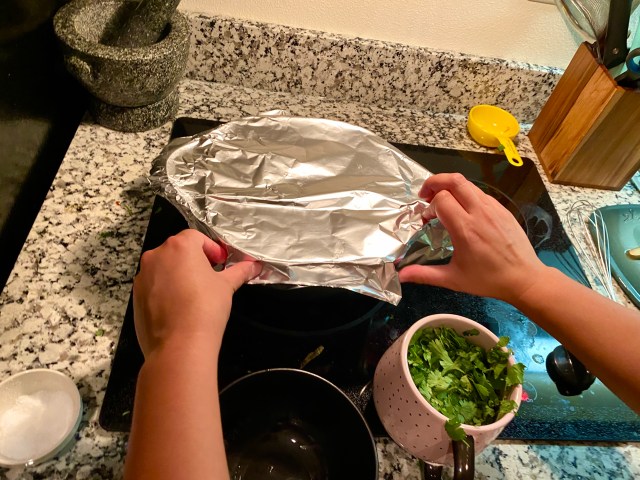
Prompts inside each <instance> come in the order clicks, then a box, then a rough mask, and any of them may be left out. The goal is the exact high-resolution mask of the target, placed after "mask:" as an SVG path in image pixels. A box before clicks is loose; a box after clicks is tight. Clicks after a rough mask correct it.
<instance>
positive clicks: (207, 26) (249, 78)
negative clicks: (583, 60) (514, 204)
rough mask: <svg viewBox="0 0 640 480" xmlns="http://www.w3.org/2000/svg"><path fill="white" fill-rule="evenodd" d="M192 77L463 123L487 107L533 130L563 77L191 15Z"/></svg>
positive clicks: (540, 69)
mask: <svg viewBox="0 0 640 480" xmlns="http://www.w3.org/2000/svg"><path fill="white" fill-rule="evenodd" d="M189 19H190V21H191V24H192V32H193V35H192V38H191V54H190V59H189V64H188V67H187V77H188V78H190V79H193V80H205V81H211V82H220V83H226V84H228V85H235V86H239V87H249V88H257V89H261V90H271V91H275V92H288V93H294V94H302V95H313V96H322V97H328V98H332V99H339V100H341V101H355V102H363V103H367V104H375V105H377V106H380V107H394V106H409V107H411V108H412V109H417V110H421V111H425V112H430V113H445V114H455V115H465V116H466V114H467V112H468V111H469V109H470V108H471V107H473V106H474V105H477V104H479V103H488V104H493V105H497V106H499V107H502V108H505V109H507V110H509V111H510V112H511V113H513V115H515V117H516V118H517V119H518V120H519V121H520V123H523V124H529V123H533V121H534V120H535V118H536V117H537V115H538V113H539V112H540V110H541V109H542V107H543V106H544V104H545V102H546V100H547V98H548V97H549V95H550V94H551V91H552V90H553V88H554V87H555V85H556V83H557V81H558V79H559V78H560V76H561V75H562V70H560V69H557V68H553V67H544V66H539V65H532V64H528V63H519V62H511V61H506V60H500V59H493V58H484V57H475V56H471V55H466V54H462V53H455V52H445V51H437V50H432V49H429V48H423V47H414V46H409V45H403V44H398V43H392V42H384V41H378V40H368V39H364V38H354V37H347V36H343V35H338V34H332V33H325V32H319V31H311V30H304V29H300V28H293V27H286V26H280V25H273V24H267V23H260V22H252V21H247V20H236V19H231V18H226V17H211V16H206V15H202V14H194V13H191V14H189Z"/></svg>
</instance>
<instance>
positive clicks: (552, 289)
mask: <svg viewBox="0 0 640 480" xmlns="http://www.w3.org/2000/svg"><path fill="white" fill-rule="evenodd" d="M505 300H506V301H509V302H510V303H512V304H513V305H514V306H515V307H516V308H518V309H519V310H520V311H522V312H523V313H524V314H525V315H526V316H527V317H529V318H530V319H531V320H532V321H534V322H535V323H536V324H538V325H539V326H540V327H542V328H543V329H544V330H546V331H547V332H548V333H549V334H550V335H552V336H553V337H554V338H556V339H557V340H558V341H559V342H560V343H562V344H563V345H564V346H565V347H566V348H567V349H568V350H569V351H570V352H571V353H572V354H574V355H575V356H576V357H577V358H579V359H580V361H581V362H582V363H584V364H585V366H586V367H587V368H588V369H589V370H590V371H591V372H592V373H593V374H594V375H596V376H597V377H598V378H599V379H600V380H601V381H602V382H603V383H604V384H605V385H607V386H608V387H609V388H610V389H611V390H612V391H613V392H614V393H615V394H616V395H618V396H619V397H620V398H621V399H622V400H623V401H624V402H625V403H626V404H627V405H629V406H630V407H631V408H632V409H634V410H635V411H636V412H640V371H638V369H637V365H639V364H640V348H639V347H640V313H639V312H638V311H637V310H636V309H632V308H626V307H623V306H621V305H618V304H615V303H614V302H612V301H611V300H609V299H608V298H605V297H603V296H602V295H600V294H599V293H597V292H595V291H593V290H591V289H589V288H587V287H585V286H583V285H581V284H579V283H577V282H575V281H573V280H571V279H570V278H568V277H567V276H565V275H564V274H562V273H561V272H559V271H558V270H556V269H554V268H550V267H548V268H546V269H544V270H543V271H542V272H540V273H539V276H538V279H537V281H536V282H535V283H534V284H533V285H532V286H531V287H530V288H529V289H527V290H526V291H525V292H524V293H522V294H520V295H519V296H518V297H516V298H505Z"/></svg>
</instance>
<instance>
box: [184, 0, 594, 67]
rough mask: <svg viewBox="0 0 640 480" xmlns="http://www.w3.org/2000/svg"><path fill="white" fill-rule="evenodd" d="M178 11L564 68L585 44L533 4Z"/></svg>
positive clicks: (220, 0) (293, 3)
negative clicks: (581, 45) (581, 43)
mask: <svg viewBox="0 0 640 480" xmlns="http://www.w3.org/2000/svg"><path fill="white" fill-rule="evenodd" d="M180 9H181V10H186V11H191V12H202V13H208V14H213V15H223V16H228V17H234V18H241V19H248V20H255V21H260V22H268V23H276V24H280V25H288V26H293V27H301V28H306V29H312V30H321V31H324V32H330V33H340V34H343V35H348V36H359V37H364V38H370V39H377V40H387V41H392V42H399V43H403V44H408V45H416V46H423V47H430V48H434V49H438V50H453V51H457V52H463V53H468V54H472V55H480V56H485V57H497V58H502V59H506V60H516V61H522V62H529V63H535V64H539V65H547V66H556V67H560V68H565V67H566V66H567V65H568V63H569V60H571V57H572V56H573V54H574V52H575V50H576V48H577V46H578V45H579V43H580V42H581V41H582V39H581V38H580V37H579V36H578V35H577V34H576V33H574V32H573V31H572V30H571V29H570V27H569V26H568V25H567V24H566V23H565V21H564V20H563V18H562V17H561V15H560V12H559V11H558V9H557V8H556V7H555V5H553V4H546V3H538V2H534V1H530V0H317V1H313V2H312V1H310V0H259V1H252V0H182V1H181V3H180Z"/></svg>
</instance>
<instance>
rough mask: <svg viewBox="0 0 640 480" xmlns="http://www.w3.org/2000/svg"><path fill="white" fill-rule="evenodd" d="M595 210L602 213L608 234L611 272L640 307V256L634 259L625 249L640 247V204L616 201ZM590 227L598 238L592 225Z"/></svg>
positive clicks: (593, 235) (593, 234)
mask: <svg viewBox="0 0 640 480" xmlns="http://www.w3.org/2000/svg"><path fill="white" fill-rule="evenodd" d="M596 212H600V213H601V214H602V219H603V220H604V224H605V226H606V227H607V232H608V234H609V250H610V252H609V253H610V255H611V274H612V276H613V277H614V278H615V279H616V280H617V281H618V283H619V284H620V287H621V288H622V290H624V292H625V293H626V294H627V296H628V297H629V299H630V300H631V301H632V302H633V303H635V305H636V306H637V307H640V294H639V293H638V289H640V260H633V259H632V258H630V257H629V256H628V255H627V253H626V252H627V251H628V250H631V249H632V248H636V247H640V205H614V206H611V207H602V208H598V209H597V210H596ZM593 215H594V214H591V218H593ZM589 230H590V231H591V235H592V237H594V241H595V230H594V229H593V227H592V226H591V225H590V229H589Z"/></svg>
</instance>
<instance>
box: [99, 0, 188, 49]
mask: <svg viewBox="0 0 640 480" xmlns="http://www.w3.org/2000/svg"><path fill="white" fill-rule="evenodd" d="M179 3H180V0H140V1H139V2H127V3H123V4H122V7H121V8H120V9H119V10H118V11H117V12H116V13H115V14H114V16H113V18H112V20H111V22H112V23H111V25H110V28H108V29H107V31H105V34H104V35H103V37H102V39H101V43H103V44H105V45H112V46H116V47H124V48H137V47H144V46H148V45H153V44H154V43H156V42H158V41H159V40H160V39H161V38H162V36H163V35H164V34H165V32H166V29H167V25H168V24H169V22H170V21H171V18H172V17H173V14H174V13H175V11H176V9H177V8H178V4H179Z"/></svg>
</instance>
